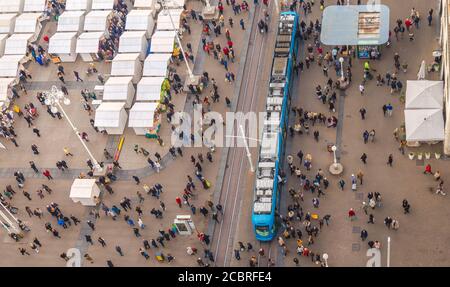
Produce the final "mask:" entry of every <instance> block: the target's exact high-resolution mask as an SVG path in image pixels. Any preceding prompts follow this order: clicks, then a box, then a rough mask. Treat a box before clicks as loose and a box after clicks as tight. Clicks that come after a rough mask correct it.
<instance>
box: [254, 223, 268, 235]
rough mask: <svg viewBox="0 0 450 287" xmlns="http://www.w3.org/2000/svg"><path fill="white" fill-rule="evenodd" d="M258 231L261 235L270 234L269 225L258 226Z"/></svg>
mask: <svg viewBox="0 0 450 287" xmlns="http://www.w3.org/2000/svg"><path fill="white" fill-rule="evenodd" d="M256 233H257V234H258V235H260V236H269V226H267V225H264V226H256Z"/></svg>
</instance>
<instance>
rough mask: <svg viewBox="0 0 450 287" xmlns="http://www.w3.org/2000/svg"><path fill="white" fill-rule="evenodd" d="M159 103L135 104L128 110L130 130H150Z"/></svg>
mask: <svg viewBox="0 0 450 287" xmlns="http://www.w3.org/2000/svg"><path fill="white" fill-rule="evenodd" d="M158 105H159V103H135V104H134V105H133V107H132V108H131V109H130V116H129V120H128V126H129V127H130V128H151V127H153V125H154V117H155V111H156V109H157V108H158Z"/></svg>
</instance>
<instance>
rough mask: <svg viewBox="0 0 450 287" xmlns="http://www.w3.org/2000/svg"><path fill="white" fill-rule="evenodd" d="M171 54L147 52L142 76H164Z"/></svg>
mask: <svg viewBox="0 0 450 287" xmlns="http://www.w3.org/2000/svg"><path fill="white" fill-rule="evenodd" d="M171 58H172V54H149V55H148V56H147V58H146V59H145V61H144V70H143V72H142V75H143V76H144V77H166V76H167V67H168V66H169V64H170V59H171Z"/></svg>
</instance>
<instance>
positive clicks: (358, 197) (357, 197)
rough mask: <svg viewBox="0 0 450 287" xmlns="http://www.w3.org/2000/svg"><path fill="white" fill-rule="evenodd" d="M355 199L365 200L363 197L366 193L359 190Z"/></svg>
mask: <svg viewBox="0 0 450 287" xmlns="http://www.w3.org/2000/svg"><path fill="white" fill-rule="evenodd" d="M355 199H356V200H363V199H364V193H362V192H357V193H356V194H355Z"/></svg>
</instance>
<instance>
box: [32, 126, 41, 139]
mask: <svg viewBox="0 0 450 287" xmlns="http://www.w3.org/2000/svg"><path fill="white" fill-rule="evenodd" d="M33 133H35V134H36V135H37V136H38V137H39V138H40V137H41V134H40V131H39V130H38V129H37V128H33Z"/></svg>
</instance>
